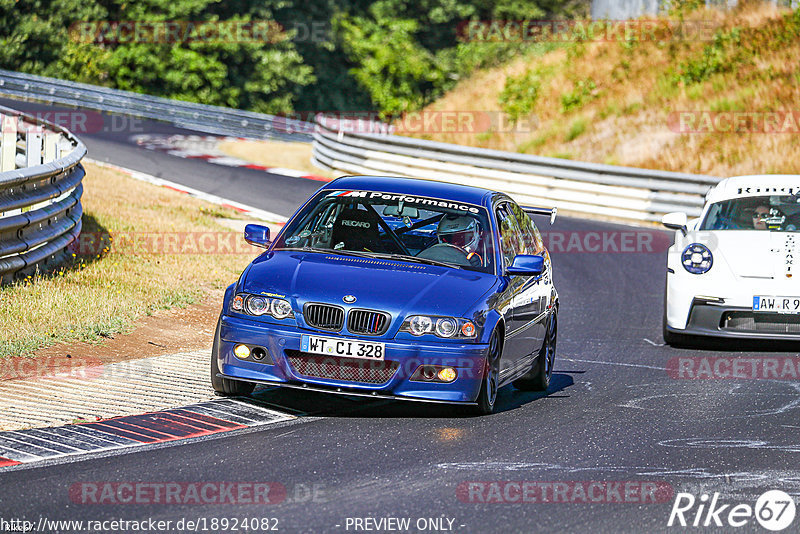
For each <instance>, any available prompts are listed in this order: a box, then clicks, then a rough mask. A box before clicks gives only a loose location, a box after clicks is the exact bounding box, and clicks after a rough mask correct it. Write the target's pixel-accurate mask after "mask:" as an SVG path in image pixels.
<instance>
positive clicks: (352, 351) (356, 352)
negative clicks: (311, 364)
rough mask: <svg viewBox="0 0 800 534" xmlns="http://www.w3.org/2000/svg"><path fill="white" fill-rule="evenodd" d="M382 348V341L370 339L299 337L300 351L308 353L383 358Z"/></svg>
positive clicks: (368, 358) (371, 358) (373, 358)
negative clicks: (377, 341)
mask: <svg viewBox="0 0 800 534" xmlns="http://www.w3.org/2000/svg"><path fill="white" fill-rule="evenodd" d="M384 349H385V347H384V344H383V343H374V342H372V341H358V340H351V339H341V338H335V337H321V336H309V335H303V337H301V338H300V350H301V351H303V352H308V353H310V354H324V355H325V356H339V357H342V358H361V359H364V360H383V355H384V352H385V351H384Z"/></svg>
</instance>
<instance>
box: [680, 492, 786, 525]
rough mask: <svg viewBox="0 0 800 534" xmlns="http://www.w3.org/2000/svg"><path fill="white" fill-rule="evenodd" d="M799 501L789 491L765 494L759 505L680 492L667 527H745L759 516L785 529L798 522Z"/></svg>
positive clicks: (758, 500)
mask: <svg viewBox="0 0 800 534" xmlns="http://www.w3.org/2000/svg"><path fill="white" fill-rule="evenodd" d="M794 516H795V503H794V499H793V498H792V496H791V495H789V494H788V493H785V492H783V491H780V490H770V491H768V492H766V493H764V494H763V495H761V496H760V497H759V498H758V499H757V500H756V504H755V506H750V505H749V504H744V503H740V504H736V505H731V504H730V503H728V504H721V503H720V502H719V493H714V495H713V496H712V497H711V498H710V500H709V496H708V495H707V494H703V495H701V496H700V497H699V498H696V497H695V496H694V495H692V494H691V493H678V494H677V495H676V496H675V502H674V503H673V504H672V511H671V512H670V514H669V521H668V522H667V526H668V527H671V526H673V525H675V526H678V525H679V526H681V527H686V526H692V527H722V526H730V527H743V526H745V525H747V524H749V523H751V521H752V520H753V518H755V520H756V521H758V523H759V524H760V525H761V526H762V527H764V528H765V529H767V530H772V531H779V530H783V529H785V528H786V527H788V526H789V525H791V524H792V522H793V521H794Z"/></svg>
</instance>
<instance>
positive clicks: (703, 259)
mask: <svg viewBox="0 0 800 534" xmlns="http://www.w3.org/2000/svg"><path fill="white" fill-rule="evenodd" d="M681 264H682V265H683V268H684V269H686V270H687V271H688V272H690V273H692V274H705V273H707V272H708V271H710V270H711V267H712V266H713V265H714V255H713V254H711V251H710V250H709V249H708V247H707V246H705V245H702V244H700V243H692V244H691V245H689V246H688V247H686V249H684V251H683V254H682V255H681Z"/></svg>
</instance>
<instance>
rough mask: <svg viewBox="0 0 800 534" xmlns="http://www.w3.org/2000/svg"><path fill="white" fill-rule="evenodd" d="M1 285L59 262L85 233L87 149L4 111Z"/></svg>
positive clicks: (54, 129)
mask: <svg viewBox="0 0 800 534" xmlns="http://www.w3.org/2000/svg"><path fill="white" fill-rule="evenodd" d="M0 123H1V124H2V133H0V282H1V283H5V282H9V281H11V280H13V279H14V278H16V277H19V276H21V275H24V274H26V273H31V272H33V271H35V270H37V269H40V268H41V267H43V266H44V265H45V264H47V263H48V262H51V261H53V260H57V259H58V257H59V254H60V253H61V251H63V250H64V248H66V247H67V245H69V244H70V243H71V242H72V241H74V240H75V239H76V238H77V236H78V234H79V233H80V231H81V215H82V213H83V212H82V210H81V203H80V201H81V194H82V192H83V187H82V185H81V180H82V179H83V176H84V174H85V173H84V170H83V167H82V166H81V159H82V158H83V157H84V156H85V155H86V147H85V146H84V144H83V143H82V142H81V141H80V140H79V139H77V138H76V137H75V136H73V135H72V134H71V133H70V132H69V131H67V130H66V129H64V128H61V127H60V126H56V125H53V124H50V123H47V122H44V121H41V120H38V119H36V118H34V117H30V116H28V115H25V114H22V113H19V112H17V111H14V110H13V109H9V108H5V107H2V106H0Z"/></svg>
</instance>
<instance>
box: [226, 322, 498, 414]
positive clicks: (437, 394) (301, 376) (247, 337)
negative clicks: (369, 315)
mask: <svg viewBox="0 0 800 534" xmlns="http://www.w3.org/2000/svg"><path fill="white" fill-rule="evenodd" d="M302 334H312V335H323V336H326V337H341V338H347V339H364V340H366V339H365V338H358V337H351V336H341V335H336V334H329V333H322V332H315V331H308V332H305V331H301V330H300V329H298V328H296V327H289V326H285V325H276V324H269V323H260V322H255V321H252V320H247V319H241V318H238V317H232V316H223V317H222V321H221V327H220V342H219V362H218V365H219V369H220V374H221V376H223V377H224V378H229V379H232V380H243V381H249V382H255V383H261V384H269V385H275V386H286V387H293V388H302V389H306V390H310V391H324V392H328V393H339V394H347V395H358V396H368V397H372V398H391V399H398V400H417V401H429V402H446V403H469V404H471V403H474V402H475V400H476V399H477V396H478V392H479V391H480V386H481V382H482V379H483V369H484V365H485V361H486V354H487V352H488V345H484V344H478V343H459V342H440V343H436V342H431V341H422V340H420V341H416V340H397V339H370V340H371V341H378V342H381V343H384V344H385V357H384V362H375V361H370V360H363V361H362V360H357V361H354V360H353V359H342V358H337V357H328V356H324V357H323V356H316V355H307V354H305V353H302V352H300V339H301V336H302ZM239 343H243V344H246V345H252V346H259V347H264V348H265V349H266V350H267V353H268V354H267V357H266V358H264V359H263V360H262V361H250V360H241V359H239V358H237V357H236V356H234V354H233V348H234V346H235V345H237V344H239ZM340 363H341V366H340ZM345 364H346V365H345ZM420 365H434V366H442V367H452V368H454V369H455V370H456V372H457V374H458V376H457V378H456V379H455V380H454V381H453V382H449V383H444V382H432V381H418V380H416V379H415V380H411V377H412V375H413V374H414V372H415V371H416V370H417V368H418V367H419V366H420ZM365 378H366V379H365Z"/></svg>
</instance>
